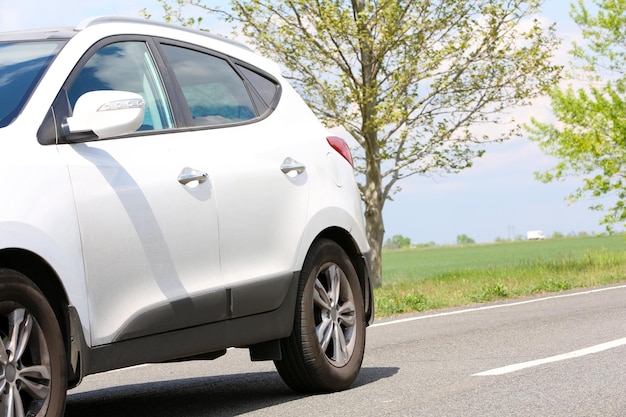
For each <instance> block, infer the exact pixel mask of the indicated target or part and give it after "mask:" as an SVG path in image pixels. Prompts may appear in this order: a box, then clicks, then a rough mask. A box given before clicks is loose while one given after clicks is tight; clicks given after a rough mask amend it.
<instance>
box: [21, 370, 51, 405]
mask: <svg viewBox="0 0 626 417" xmlns="http://www.w3.org/2000/svg"><path fill="white" fill-rule="evenodd" d="M18 378H19V380H20V381H21V384H20V386H21V389H22V390H24V391H26V392H27V393H28V394H30V396H31V397H33V398H35V399H38V400H43V399H45V398H46V397H48V394H49V393H50V369H48V368H47V367H46V366H43V365H36V366H29V367H27V368H23V369H21V370H20V372H19V376H18Z"/></svg>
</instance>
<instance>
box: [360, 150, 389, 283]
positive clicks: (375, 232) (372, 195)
mask: <svg viewBox="0 0 626 417" xmlns="http://www.w3.org/2000/svg"><path fill="white" fill-rule="evenodd" d="M376 155H377V152H376ZM365 177H366V179H365V188H364V193H363V197H364V198H363V199H364V202H365V231H366V234H367V240H368V242H369V245H370V248H371V250H372V252H371V254H372V284H373V285H374V287H377V288H378V287H380V286H382V283H383V264H382V249H383V238H384V236H385V226H384V224H383V206H384V205H385V198H384V195H383V189H382V178H381V173H380V162H379V160H378V159H377V158H375V157H373V156H372V155H371V152H370V155H369V156H368V157H367V166H366V170H365Z"/></svg>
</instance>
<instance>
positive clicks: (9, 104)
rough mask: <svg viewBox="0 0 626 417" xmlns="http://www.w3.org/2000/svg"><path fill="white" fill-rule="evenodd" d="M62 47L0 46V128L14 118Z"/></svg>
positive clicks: (49, 44)
mask: <svg viewBox="0 0 626 417" xmlns="http://www.w3.org/2000/svg"><path fill="white" fill-rule="evenodd" d="M63 44H64V42H62V41H45V42H43V41H38V42H35V41H33V42H10V43H0V97H1V99H0V127H5V126H7V125H8V124H9V123H11V122H12V121H13V120H14V119H15V118H16V117H17V115H18V114H19V112H20V111H21V109H22V106H24V104H25V103H26V100H27V99H28V97H29V96H30V94H31V92H32V91H33V89H34V88H35V85H36V84H37V83H38V82H39V79H40V78H41V76H42V75H43V73H44V72H45V70H46V68H47V67H48V65H49V64H50V62H52V60H53V59H54V57H55V56H56V54H57V53H58V51H59V50H60V49H61V47H62V46H63Z"/></svg>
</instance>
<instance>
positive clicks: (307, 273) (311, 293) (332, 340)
mask: <svg viewBox="0 0 626 417" xmlns="http://www.w3.org/2000/svg"><path fill="white" fill-rule="evenodd" d="M335 294H336V295H337V296H335ZM333 298H335V299H334V300H333ZM318 333H319V336H318ZM344 341H345V343H343V342H344ZM342 347H344V349H342ZM281 349H282V360H280V361H275V362H274V363H275V365H276V369H277V370H278V373H279V374H280V376H281V377H282V379H283V380H284V381H285V383H286V384H287V385H289V386H290V387H291V388H292V389H294V390H296V391H298V392H306V393H317V392H333V391H340V390H344V389H347V388H349V387H350V385H352V383H353V382H354V380H355V379H356V377H357V376H358V374H359V371H360V369H361V363H362V362H363V354H364V351H365V311H364V308H363V296H362V293H361V287H360V285H359V280H358V276H357V273H356V270H355V268H354V266H353V265H352V262H350V258H349V257H348V255H347V254H346V253H345V251H344V250H343V249H342V248H341V247H340V246H339V245H338V244H336V243H335V242H333V241H331V240H327V239H322V240H320V241H318V242H316V243H315V244H314V245H313V246H312V247H311V250H310V251H309V255H308V256H307V259H306V260H305V263H304V266H303V268H302V272H301V274H300V284H299V288H298V296H297V300H296V314H295V320H294V328H293V332H292V334H291V336H289V337H288V338H286V339H283V340H281Z"/></svg>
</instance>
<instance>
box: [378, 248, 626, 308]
mask: <svg viewBox="0 0 626 417" xmlns="http://www.w3.org/2000/svg"><path fill="white" fill-rule="evenodd" d="M383 270H384V271H391V272H383V274H384V276H383V286H382V287H381V288H377V289H375V300H376V316H377V317H385V316H391V315H394V314H401V313H408V312H416V311H425V310H432V309H438V308H446V307H454V306H462V305H468V304H475V303H482V302H488V301H494V300H500V299H508V298H516V297H523V296H529V295H534V294H541V293H549V292H558V291H563V290H569V289H573V288H590V287H596V286H601V285H608V284H613V283H618V282H622V281H625V280H626V241H625V240H624V238H623V237H622V236H602V237H586V238H570V239H558V240H553V241H544V242H513V243H498V244H493V245H472V246H467V247H439V248H432V249H414V250H407V251H395V252H393V253H392V252H386V253H384V254H383Z"/></svg>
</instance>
